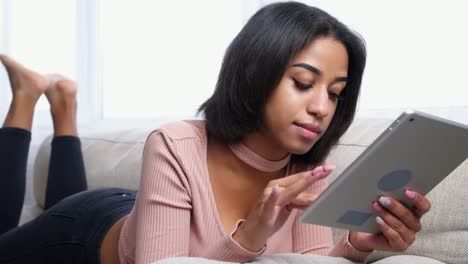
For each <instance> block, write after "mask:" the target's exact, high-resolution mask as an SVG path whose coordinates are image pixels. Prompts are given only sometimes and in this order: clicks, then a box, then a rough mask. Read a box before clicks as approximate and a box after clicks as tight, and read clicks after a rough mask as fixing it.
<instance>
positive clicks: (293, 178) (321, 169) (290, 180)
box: [270, 164, 335, 187]
mask: <svg viewBox="0 0 468 264" xmlns="http://www.w3.org/2000/svg"><path fill="white" fill-rule="evenodd" d="M334 169H335V166H334V165H331V164H327V165H325V166H317V167H315V168H314V169H313V170H308V171H304V172H300V173H296V174H293V175H289V176H287V177H283V178H280V179H277V180H273V181H271V182H270V186H271V187H273V186H275V185H276V184H279V186H282V187H288V186H290V185H292V184H294V183H296V182H297V181H298V180H300V179H302V178H303V177H305V176H306V175H319V174H321V173H330V172H332V171H333V170H334Z"/></svg>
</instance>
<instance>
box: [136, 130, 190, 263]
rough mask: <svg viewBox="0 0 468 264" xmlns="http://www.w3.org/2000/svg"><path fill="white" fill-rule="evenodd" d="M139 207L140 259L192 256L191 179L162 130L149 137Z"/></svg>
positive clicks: (137, 225) (145, 149)
mask: <svg viewBox="0 0 468 264" xmlns="http://www.w3.org/2000/svg"><path fill="white" fill-rule="evenodd" d="M135 207H136V208H135V209H136V210H137V223H136V251H135V262H136V263H145V264H146V263H151V262H152V261H156V260H159V259H163V258H167V257H174V256H188V254H189V236H190V211H191V208H192V206H191V199H190V193H189V188H188V183H187V180H186V179H185V178H184V173H183V171H182V169H181V167H180V164H179V161H178V160H177V155H176V153H175V149H174V147H173V145H172V142H171V140H170V139H169V138H168V137H167V136H165V135H164V134H163V132H162V131H156V132H153V133H152V134H151V135H150V136H149V137H148V139H147V141H146V144H145V148H144V151H143V162H142V171H141V180H140V188H139V190H138V196H137V200H136V203H135ZM135 209H134V210H135Z"/></svg>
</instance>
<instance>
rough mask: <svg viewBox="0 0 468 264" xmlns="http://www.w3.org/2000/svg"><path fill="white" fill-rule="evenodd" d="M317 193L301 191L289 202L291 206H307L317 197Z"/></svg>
mask: <svg viewBox="0 0 468 264" xmlns="http://www.w3.org/2000/svg"><path fill="white" fill-rule="evenodd" d="M317 197H318V195H317V194H312V193H307V192H304V193H301V194H299V195H298V196H297V197H296V198H294V199H292V200H291V202H290V203H289V204H290V205H291V206H309V205H310V204H311V203H313V202H314V201H315V200H316V199H317Z"/></svg>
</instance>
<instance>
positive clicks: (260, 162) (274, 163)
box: [228, 143, 291, 172]
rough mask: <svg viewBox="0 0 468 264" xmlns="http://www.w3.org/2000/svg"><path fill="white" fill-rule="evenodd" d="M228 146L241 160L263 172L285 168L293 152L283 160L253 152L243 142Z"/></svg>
mask: <svg viewBox="0 0 468 264" xmlns="http://www.w3.org/2000/svg"><path fill="white" fill-rule="evenodd" d="M228 146H229V148H230V149H231V151H232V152H233V153H234V155H236V156H237V157H238V158H239V159H240V160H242V161H243V162H245V163H247V164H248V165H250V166H251V167H253V168H255V169H257V170H259V171H263V172H275V171H279V170H280V169H282V168H284V167H285V166H286V165H287V164H288V163H289V160H290V159H291V154H289V155H287V156H286V157H284V158H283V159H281V160H267V159H264V158H262V157H260V156H259V155H258V154H257V153H255V152H253V151H252V150H250V149H249V148H248V147H247V146H246V145H244V144H242V143H238V144H234V145H228Z"/></svg>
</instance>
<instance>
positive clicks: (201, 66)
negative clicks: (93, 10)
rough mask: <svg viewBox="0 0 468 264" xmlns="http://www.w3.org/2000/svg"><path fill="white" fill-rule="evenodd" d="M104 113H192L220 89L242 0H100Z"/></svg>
mask: <svg viewBox="0 0 468 264" xmlns="http://www.w3.org/2000/svg"><path fill="white" fill-rule="evenodd" d="M99 19H100V21H101V28H100V30H99V31H100V34H101V41H102V42H101V45H102V46H101V50H102V52H103V53H102V54H103V57H102V65H103V68H102V69H103V72H102V74H103V76H102V83H103V87H104V88H103V115H104V118H131V117H138V118H145V117H160V116H193V115H194V114H195V111H196V109H197V108H198V106H199V105H200V104H201V103H202V102H203V101H204V100H206V99H207V98H208V96H210V95H211V94H212V92H213V90H214V86H215V83H216V79H217V75H218V72H219V69H220V66H221V61H222V57H223V55H224V52H225V49H226V48H227V46H228V45H229V43H230V42H231V41H232V39H233V38H234V37H235V35H236V34H237V33H238V31H239V30H240V29H241V26H242V23H243V16H242V1H241V0H235V1H219V0H204V1H144V0H137V1H124V0H120V1H116V0H102V1H100V6H99Z"/></svg>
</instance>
